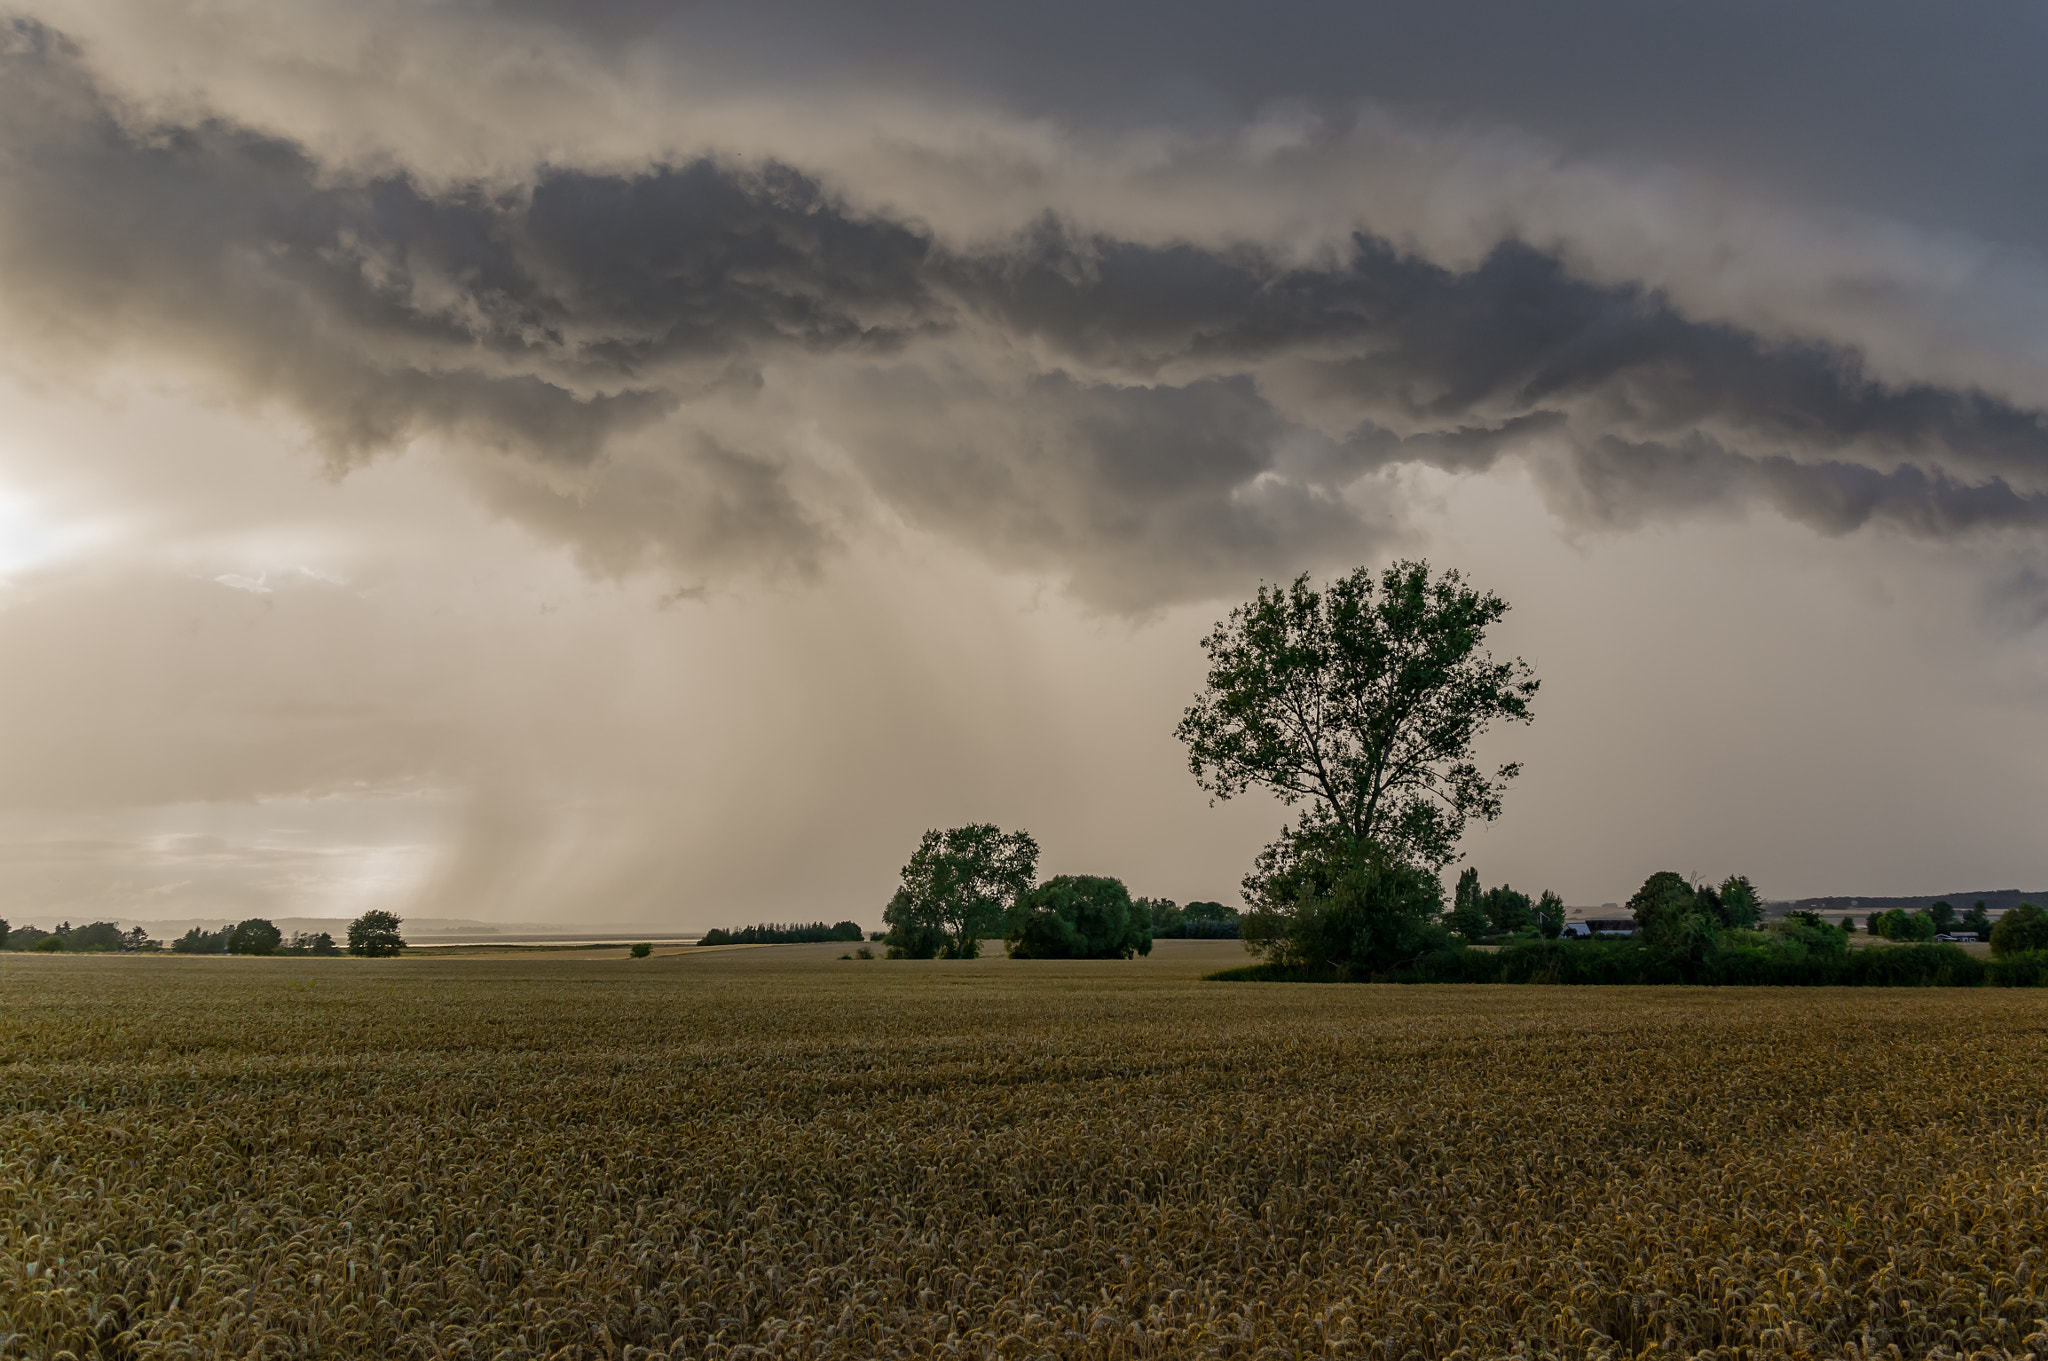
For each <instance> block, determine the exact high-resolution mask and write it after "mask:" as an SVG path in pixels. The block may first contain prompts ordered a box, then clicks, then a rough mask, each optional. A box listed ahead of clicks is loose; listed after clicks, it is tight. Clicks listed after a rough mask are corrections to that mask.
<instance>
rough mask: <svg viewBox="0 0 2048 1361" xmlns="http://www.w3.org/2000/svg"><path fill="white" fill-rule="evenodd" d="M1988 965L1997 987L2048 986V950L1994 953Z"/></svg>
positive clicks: (1991, 977)
mask: <svg viewBox="0 0 2048 1361" xmlns="http://www.w3.org/2000/svg"><path fill="white" fill-rule="evenodd" d="M1987 967H1988V970H1989V973H1990V979H1991V983H1992V985H1993V986H1995V987H2000V988H2048V950H2022V951H2019V952H2017V953H2014V954H2009V955H1993V956H1992V957H1991V961H1990V964H1989V965H1988V966H1987Z"/></svg>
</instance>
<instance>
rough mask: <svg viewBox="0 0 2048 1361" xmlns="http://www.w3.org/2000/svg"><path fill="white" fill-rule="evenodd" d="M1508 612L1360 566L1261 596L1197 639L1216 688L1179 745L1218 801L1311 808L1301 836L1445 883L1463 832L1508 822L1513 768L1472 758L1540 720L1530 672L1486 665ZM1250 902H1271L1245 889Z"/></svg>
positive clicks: (1424, 576) (1452, 586) (1451, 579)
mask: <svg viewBox="0 0 2048 1361" xmlns="http://www.w3.org/2000/svg"><path fill="white" fill-rule="evenodd" d="M1507 609H1508V606H1507V602H1506V601H1504V600H1502V599H1500V598H1499V597H1498V596H1494V595H1491V594H1481V593H1480V592H1477V591H1474V590H1470V589H1468V588H1467V587H1466V586H1465V585H1464V582H1463V580H1462V579H1461V578H1460V577H1459V575H1458V574H1457V573H1456V572H1455V571H1446V572H1444V573H1443V574H1441V575H1440V576H1437V577H1434V578H1432V576H1431V574H1430V570H1429V564H1427V563H1424V562H1399V563H1395V564H1394V565H1393V566H1391V567H1389V568H1387V569H1386V571H1385V572H1383V573H1382V574H1381V575H1380V578H1379V581H1378V583H1377V584H1375V582H1374V580H1373V577H1372V574H1371V573H1370V572H1369V571H1368V570H1367V569H1365V568H1363V567H1361V568H1359V569H1357V570H1356V571H1354V572H1352V573H1351V574H1350V575H1349V576H1346V577H1341V578H1339V579H1338V580H1336V581H1334V582H1332V583H1330V585H1329V586H1328V587H1327V588H1326V589H1324V590H1322V591H1316V590H1312V589H1310V587H1309V584H1308V577H1307V576H1306V575H1303V576H1300V577H1297V578H1296V579H1295V580H1294V581H1293V582H1292V583H1290V584H1289V585H1287V586H1272V587H1268V586H1261V587H1260V588H1259V591H1258V594H1257V596H1255V597H1254V598H1253V599H1252V601H1251V602H1250V603H1248V604H1246V605H1243V606H1241V607H1239V608H1237V609H1235V610H1232V611H1231V613H1230V617H1229V618H1228V619H1227V620H1225V621H1224V622H1223V623H1221V624H1219V625H1218V626H1217V627H1216V629H1215V631H1214V632H1213V633H1212V634H1210V636H1209V637H1208V638H1206V639H1204V640H1203V643H1202V647H1203V650H1204V651H1205V652H1206V653H1207V654H1208V658H1209V674H1208V685H1207V689H1206V691H1205V693H1203V694H1202V695H1201V696H1199V697H1198V698H1197V699H1196V701H1195V703H1194V704H1193V705H1192V706H1191V707H1190V708H1189V709H1188V710H1187V712H1186V713H1185V714H1184V715H1183V716H1182V718H1181V721H1180V726H1179V728H1178V730H1177V731H1178V735H1179V737H1180V739H1181V741H1183V742H1184V743H1186V744H1187V748H1188V765H1189V768H1190V769H1191V770H1192V771H1193V772H1194V775H1195V779H1196V780H1197V782H1199V783H1200V784H1201V786H1202V788H1204V789H1206V790H1207V791H1208V792H1209V793H1210V794H1211V795H1213V796H1214V797H1216V798H1218V799H1229V798H1232V797H1235V796H1236V795H1238V794H1241V793H1243V792H1244V791H1245V790H1246V789H1247V788H1249V787H1251V786H1252V785H1259V786H1262V787H1263V788H1266V789H1268V790H1271V791H1272V792H1273V793H1274V794H1276V795H1277V796H1278V797H1279V798H1280V800H1281V802H1283V803H1286V804H1288V805H1294V804H1297V803H1300V802H1302V801H1304V800H1305V801H1307V803H1308V805H1309V807H1308V809H1307V811H1306V812H1305V813H1304V814H1303V816H1302V818H1301V819H1300V821H1299V823H1298V824H1297V826H1296V827H1295V828H1294V829H1293V834H1294V835H1297V836H1310V837H1327V836H1339V837H1346V838H1349V839H1350V840H1352V841H1354V842H1357V843H1360V844H1368V843H1369V844H1374V845H1377V846H1380V847H1381V848H1383V851H1384V854H1385V856H1386V857H1387V858H1388V859H1389V860H1392V861H1397V862H1402V863H1412V864H1419V865H1424V866H1427V867H1429V868H1430V869H1432V870H1435V869H1441V868H1442V867H1443V866H1444V865H1446V864H1448V863H1449V862H1450V860H1451V858H1452V857H1453V856H1454V855H1455V854H1456V846H1457V842H1458V839H1459V837H1460V836H1461V835H1462V834H1463V832H1464V829H1465V826H1466V823H1467V822H1468V821H1469V820H1471V819H1473V818H1479V819H1481V820H1485V821H1491V820H1492V819H1494V818H1496V817H1498V816H1499V815H1500V806H1501V794H1502V791H1503V789H1504V788H1505V786H1506V784H1507V782H1508V781H1509V780H1511V779H1512V778H1513V777H1514V776H1515V775H1516V773H1517V772H1518V769H1519V767H1517V766H1515V765H1512V764H1510V765H1504V766H1501V767H1500V768H1499V769H1498V770H1496V771H1494V772H1493V773H1492V774H1488V773H1486V772H1485V771H1483V770H1481V769H1480V767H1479V766H1478V765H1477V764H1476V763H1475V762H1474V761H1473V759H1472V754H1473V743H1474V740H1475V739H1476V738H1477V737H1478V736H1479V734H1480V733H1482V732H1484V731H1485V730H1486V728H1487V727H1489V726H1490V725H1491V724H1492V723H1494V722H1495V721H1497V720H1502V719H1505V720H1508V721H1511V722H1527V721H1529V719H1530V717H1531V714H1532V711H1531V708H1530V702H1531V701H1532V700H1533V699H1534V697H1535V694H1536V689H1537V682H1536V680H1535V679H1534V678H1533V676H1532V673H1531V672H1530V669H1529V666H1528V664H1527V663H1525V662H1523V661H1521V660H1520V659H1516V660H1514V661H1509V662H1495V661H1494V660H1493V659H1492V657H1491V656H1489V655H1487V654H1486V653H1485V652H1484V651H1483V650H1482V644H1483V643H1484V640H1485V636H1486V631H1487V629H1489V628H1490V627H1492V626H1493V625H1494V624H1495V623H1497V622H1499V620H1500V619H1501V617H1502V616H1503V615H1505V614H1506V613H1507ZM1246 895H1247V899H1248V900H1251V901H1254V902H1256V901H1258V900H1260V899H1270V897H1271V895H1270V894H1268V893H1266V892H1265V891H1264V890H1262V889H1261V888H1259V887H1258V886H1256V885H1255V884H1253V883H1252V882H1251V881H1250V880H1247V883H1246Z"/></svg>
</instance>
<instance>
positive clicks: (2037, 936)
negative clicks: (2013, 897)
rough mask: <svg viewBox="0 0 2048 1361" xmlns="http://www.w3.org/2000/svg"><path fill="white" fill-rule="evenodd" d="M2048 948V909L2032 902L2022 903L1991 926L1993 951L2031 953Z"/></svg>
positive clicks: (1996, 953)
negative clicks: (2045, 909)
mask: <svg viewBox="0 0 2048 1361" xmlns="http://www.w3.org/2000/svg"><path fill="white" fill-rule="evenodd" d="M2035 950H2048V911H2043V910H2042V909H2040V908H2038V907H2036V906H2034V905H2033V904H2032V903H2021V904H2020V905H2019V906H2018V907H2015V908H2013V909H2012V910H2011V911H2009V912H2007V913H2006V914H2005V915H2004V916H2003V917H2000V918H1999V919H1998V925H1996V926H1994V927H1992V928H1991V953H1992V954H1994V955H2001V956H2002V955H2019V954H2029V953H2032V952H2033V951H2035Z"/></svg>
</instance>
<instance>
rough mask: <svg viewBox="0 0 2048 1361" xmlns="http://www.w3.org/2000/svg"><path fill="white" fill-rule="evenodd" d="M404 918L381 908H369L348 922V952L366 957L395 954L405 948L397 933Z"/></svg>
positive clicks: (373, 957) (402, 938)
mask: <svg viewBox="0 0 2048 1361" xmlns="http://www.w3.org/2000/svg"><path fill="white" fill-rule="evenodd" d="M403 921H404V919H403V918H401V917H399V916H397V915H396V914H394V913H390V912H386V911H384V910H382V909H381V908H371V909H370V910H369V911H368V912H365V913H364V914H363V915H362V916H360V917H357V918H356V919H355V920H354V921H352V922H350V923H349V924H348V952H349V953H350V954H352V955H362V956H363V957H365V958H367V959H380V958H384V957H386V956H389V955H395V954H397V953H398V952H399V951H400V950H403V949H404V948H405V937H404V936H402V935H400V934H399V933H398V928H399V926H400V925H401V924H402V923H403Z"/></svg>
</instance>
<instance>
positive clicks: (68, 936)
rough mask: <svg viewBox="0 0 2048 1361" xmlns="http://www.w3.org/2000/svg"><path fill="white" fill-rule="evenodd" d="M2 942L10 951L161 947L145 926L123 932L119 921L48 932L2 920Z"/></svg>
mask: <svg viewBox="0 0 2048 1361" xmlns="http://www.w3.org/2000/svg"><path fill="white" fill-rule="evenodd" d="M0 943H4V948H6V949H9V950H41V951H50V952H54V951H58V950H88V951H96V952H110V951H115V950H161V949H162V948H163V945H162V943H161V942H159V941H154V940H151V939H150V938H149V934H148V933H147V932H146V931H144V930H143V929H142V928H141V927H139V926H137V927H131V928H130V929H129V930H126V931H123V930H122V929H121V927H120V924H119V923H118V922H88V923H86V924H85V925H84V926H73V925H72V924H71V923H70V922H65V923H64V924H63V925H61V926H59V927H58V928H57V929H56V930H54V931H45V930H43V929H42V928H41V927H39V926H16V927H12V928H10V927H9V926H8V924H7V923H6V922H4V921H0Z"/></svg>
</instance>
